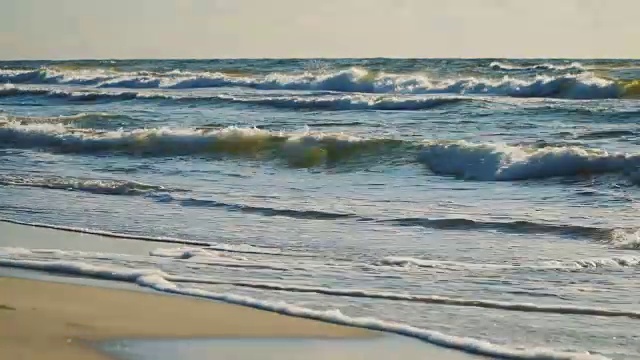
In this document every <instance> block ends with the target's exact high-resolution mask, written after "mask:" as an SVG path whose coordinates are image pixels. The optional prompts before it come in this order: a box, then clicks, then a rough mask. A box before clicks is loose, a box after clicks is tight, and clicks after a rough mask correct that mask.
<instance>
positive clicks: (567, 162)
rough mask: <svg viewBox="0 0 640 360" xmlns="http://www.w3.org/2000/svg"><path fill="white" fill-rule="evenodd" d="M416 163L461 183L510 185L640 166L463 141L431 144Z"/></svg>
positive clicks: (569, 151)
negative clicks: (474, 181)
mask: <svg viewBox="0 0 640 360" xmlns="http://www.w3.org/2000/svg"><path fill="white" fill-rule="evenodd" d="M419 161H421V162H423V163H424V164H426V165H427V166H428V167H429V168H430V169H431V170H432V171H433V172H435V173H437V174H442V175H454V176H457V177H461V178H464V179H473V180H498V181H513V180H527V179H541V178H550V177H558V176H576V175H581V174H587V175H588V174H600V173H621V172H625V171H629V170H631V169H635V168H637V167H638V166H640V154H624V153H609V152H607V151H604V150H598V149H588V148H583V147H578V146H560V147H543V148H530V147H523V146H510V145H502V144H491V143H485V144H474V143H469V142H466V141H432V142H428V143H426V144H425V146H424V148H423V150H422V152H421V153H420V155H419Z"/></svg>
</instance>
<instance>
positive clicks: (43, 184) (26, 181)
mask: <svg viewBox="0 0 640 360" xmlns="http://www.w3.org/2000/svg"><path fill="white" fill-rule="evenodd" d="M0 185H3V186H20V187H35V188H44V189H56V190H67V191H82V192H89V193H93V194H101V195H143V194H148V193H150V192H156V191H174V189H170V188H165V187H163V186H156V185H149V184H143V183H139V182H135V181H126V180H107V179H103V180H99V179H80V178H69V177H58V176H50V177H33V176H29V177H25V176H11V175H1V176H0ZM176 190H178V189H176ZM179 191H183V190H179Z"/></svg>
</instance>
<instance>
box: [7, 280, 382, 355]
mask: <svg viewBox="0 0 640 360" xmlns="http://www.w3.org/2000/svg"><path fill="white" fill-rule="evenodd" d="M376 335H377V333H375V332H372V331H367V330H363V329H358V328H351V327H346V326H338V325H333V324H328V323H323V322H318V321H312V320H307V319H300V318H294V317H289V316H284V315H279V314H275V313H270V312H266V311H260V310H255V309H251V308H246V307H241V306H236V305H230V304H224V303H217V302H213V301H206V300H198V299H192V298H188V297H180V296H170V295H162V294H153V293H143V292H137V291H128V290H119V289H106V288H99V287H91V286H83V285H71V284H61V283H53V282H43V281H37V280H27V279H17V278H0V353H2V354H3V358H4V357H6V358H7V359H13V360H22V359H24V360H26V359H48V360H63V359H65V360H80V359H84V360H99V359H108V357H107V356H106V355H105V354H103V353H101V352H99V351H97V350H96V349H95V348H94V347H93V346H92V345H95V343H96V342H98V341H105V340H113V339H149V338H158V339H176V338H185V339H188V338H367V337H373V336H376Z"/></svg>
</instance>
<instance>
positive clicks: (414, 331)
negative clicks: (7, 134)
mask: <svg viewBox="0 0 640 360" xmlns="http://www.w3.org/2000/svg"><path fill="white" fill-rule="evenodd" d="M0 265H1V266H11V267H20V268H27V269H32V270H45V271H53V272H59V273H65V274H74V275H81V276H89V277H96V278H102V279H108V280H119V281H127V282H133V283H136V284H138V285H140V286H144V287H149V288H152V289H155V290H158V291H162V292H167V293H173V294H180V295H189V296H195V297H200V298H206V299H211V300H218V301H224V302H228V303H232V304H236V305H242V306H248V307H252V308H256V309H260V310H267V311H272V312H276V313H280V314H284V315H290V316H295V317H301V318H307V319H313V320H320V321H326V322H330V323H334V324H338V325H346V326H355V327H361V328H365V329H370V330H377V331H384V332H390V333H396V334H399V335H405V336H410V337H415V338H418V339H421V340H424V341H427V342H430V343H432V344H434V345H439V346H444V347H448V348H454V349H458V350H462V351H465V352H469V353H473V354H479V355H485V356H494V357H499V358H505V359H530V360H534V359H535V360H537V359H545V360H555V359H558V360H578V359H580V360H587V359H601V360H602V359H606V358H605V357H603V356H599V355H594V354H590V353H575V352H560V351H553V350H548V349H521V348H509V347H506V346H503V345H497V344H492V343H489V342H486V341H481V340H476V339H472V338H465V337H458V336H450V335H446V334H443V333H440V332H437V331H432V330H427V329H421V328H418V327H414V326H411V325H407V324H400V323H392V322H387V321H383V320H379V319H374V318H355V317H350V316H347V315H344V314H342V313H341V312H340V311H338V310H326V311H324V310H312V309H307V308H303V307H300V306H296V305H291V304H287V303H283V302H278V303H274V302H268V301H262V300H258V299H254V298H250V297H247V296H240V295H234V294H225V293H215V292H212V291H207V290H201V289H196V288H187V287H180V286H178V285H176V284H175V283H173V282H171V281H169V280H167V278H168V277H169V276H168V275H166V274H164V273H163V272H161V271H158V270H137V269H129V268H120V267H111V266H109V267H103V266H95V265H90V264H86V263H82V262H74V261H50V262H43V261H32V260H10V259H0Z"/></svg>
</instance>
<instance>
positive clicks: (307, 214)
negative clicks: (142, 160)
mask: <svg viewBox="0 0 640 360" xmlns="http://www.w3.org/2000/svg"><path fill="white" fill-rule="evenodd" d="M157 199H158V201H160V202H176V203H179V204H180V205H182V206H185V207H207V208H223V209H226V210H228V211H237V212H242V213H246V214H259V215H262V216H283V217H288V218H293V219H306V220H337V219H345V218H358V219H361V218H360V217H357V216H356V215H355V214H347V213H337V212H328V211H320V210H312V209H309V210H303V209H300V210H297V209H284V208H275V207H268V206H255V205H245V204H234V203H227V202H222V201H217V200H214V199H198V198H190V197H176V196H172V195H169V194H166V195H162V196H159V197H157Z"/></svg>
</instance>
